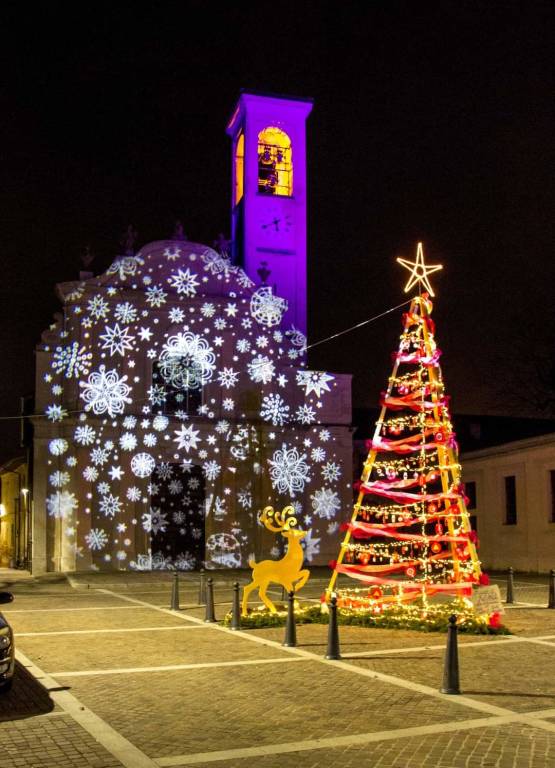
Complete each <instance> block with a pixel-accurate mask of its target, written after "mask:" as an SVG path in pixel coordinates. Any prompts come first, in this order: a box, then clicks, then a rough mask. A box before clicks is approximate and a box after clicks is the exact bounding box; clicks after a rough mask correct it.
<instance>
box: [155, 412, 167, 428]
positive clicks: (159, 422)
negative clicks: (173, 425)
mask: <svg viewBox="0 0 555 768" xmlns="http://www.w3.org/2000/svg"><path fill="white" fill-rule="evenodd" d="M169 423H170V420H169V419H168V417H167V416H163V415H162V414H161V413H159V414H158V415H157V416H155V417H154V418H153V419H152V426H153V428H154V429H155V430H156V431H157V432H164V431H165V430H166V429H167V427H168V424H169Z"/></svg>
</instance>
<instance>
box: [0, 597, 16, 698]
mask: <svg viewBox="0 0 555 768" xmlns="http://www.w3.org/2000/svg"><path fill="white" fill-rule="evenodd" d="M12 600H13V595H12V593H11V592H0V604H3V603H11V602H12ZM14 671H15V646H14V642H13V632H12V628H11V627H10V625H9V624H8V621H7V619H6V617H5V616H3V615H2V614H1V613H0V693H5V692H6V691H9V690H10V688H11V687H12V682H13V674H14Z"/></svg>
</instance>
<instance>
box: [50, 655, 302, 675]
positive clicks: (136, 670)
mask: <svg viewBox="0 0 555 768" xmlns="http://www.w3.org/2000/svg"><path fill="white" fill-rule="evenodd" d="M292 661H312V659H301V658H291V657H287V658H277V659H276V658H274V659H238V660H237V661H204V662H199V663H198V664H167V665H165V666H159V667H120V668H115V669H85V670H78V671H75V672H51V673H49V674H51V675H52V677H94V676H96V675H136V674H140V673H141V672H173V671H176V670H179V669H207V668H210V667H250V666H255V665H257V664H289V663H291V662H292Z"/></svg>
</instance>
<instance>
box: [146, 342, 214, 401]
mask: <svg viewBox="0 0 555 768" xmlns="http://www.w3.org/2000/svg"><path fill="white" fill-rule="evenodd" d="M215 360H216V356H215V354H214V351H213V349H212V347H211V346H210V345H209V344H208V342H207V341H206V339H204V338H203V337H202V336H199V335H198V334H195V333H192V332H191V331H186V332H185V333H178V334H176V335H175V336H170V337H169V339H168V341H167V342H166V344H164V347H163V349H162V352H161V354H160V359H159V361H158V365H159V369H160V374H161V375H162V377H163V379H164V381H165V382H166V383H167V384H169V385H171V386H172V387H175V389H185V390H191V389H199V387H201V386H202V385H203V384H206V383H207V382H208V381H210V379H211V378H212V375H213V373H214V369H215V367H216V366H215V365H214V363H215Z"/></svg>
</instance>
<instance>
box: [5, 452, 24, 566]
mask: <svg viewBox="0 0 555 768" xmlns="http://www.w3.org/2000/svg"><path fill="white" fill-rule="evenodd" d="M0 489H1V490H0V567H1V568H24V567H27V566H28V560H29V553H30V546H31V542H30V534H31V531H30V528H31V525H30V517H31V516H30V504H31V500H30V496H29V484H28V478H27V464H26V462H25V460H24V459H23V458H20V457H18V458H16V459H11V460H10V461H8V462H6V463H5V464H3V465H2V466H1V467H0Z"/></svg>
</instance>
